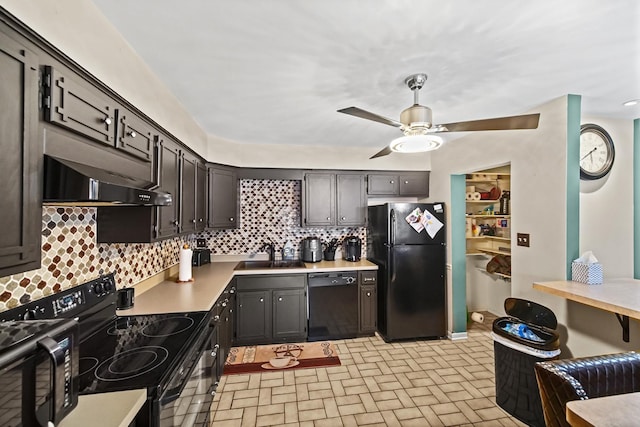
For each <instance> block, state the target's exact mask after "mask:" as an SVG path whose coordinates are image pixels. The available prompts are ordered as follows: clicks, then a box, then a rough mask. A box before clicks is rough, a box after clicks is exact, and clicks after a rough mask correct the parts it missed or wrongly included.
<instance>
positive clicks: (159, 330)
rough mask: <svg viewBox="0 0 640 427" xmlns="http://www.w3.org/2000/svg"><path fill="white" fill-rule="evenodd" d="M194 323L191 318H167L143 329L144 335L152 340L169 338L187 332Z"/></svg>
mask: <svg viewBox="0 0 640 427" xmlns="http://www.w3.org/2000/svg"><path fill="white" fill-rule="evenodd" d="M194 323H195V322H194V320H193V319H192V318H190V317H177V316H176V317H166V318H164V319H158V320H156V321H154V322H153V323H151V324H149V325H147V326H145V327H144V328H143V329H142V335H144V336H147V337H151V338H157V337H168V336H171V335H176V334H179V333H180V332H183V331H186V330H187V329H189V328H190V327H191V326H193V324H194Z"/></svg>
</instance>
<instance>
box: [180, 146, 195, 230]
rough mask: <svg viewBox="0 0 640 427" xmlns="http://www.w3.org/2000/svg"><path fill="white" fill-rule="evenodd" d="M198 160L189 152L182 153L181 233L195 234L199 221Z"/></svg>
mask: <svg viewBox="0 0 640 427" xmlns="http://www.w3.org/2000/svg"><path fill="white" fill-rule="evenodd" d="M197 169H198V158H197V157H195V156H194V155H192V154H190V153H189V152H184V153H182V170H181V173H180V175H181V178H180V181H181V184H180V190H181V191H180V193H181V198H180V202H181V204H180V210H181V214H180V218H181V220H180V224H181V226H180V232H182V233H195V231H196V225H197V224H198V219H197V218H196V185H197V183H196V174H197Z"/></svg>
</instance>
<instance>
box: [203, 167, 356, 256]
mask: <svg viewBox="0 0 640 427" xmlns="http://www.w3.org/2000/svg"><path fill="white" fill-rule="evenodd" d="M300 186H301V182H300V181H293V180H291V181H290V180H260V179H246V180H241V181H240V228H238V229H232V230H215V231H206V232H203V233H200V235H199V236H198V237H200V238H206V239H207V240H208V246H209V248H211V252H212V254H213V255H214V257H215V255H216V254H218V255H220V254H224V255H227V254H254V253H256V252H259V251H260V248H261V247H262V245H263V244H264V243H268V242H273V243H274V244H275V246H276V250H277V251H279V250H281V249H282V247H283V246H284V245H285V244H286V243H287V241H291V243H292V244H293V245H294V247H295V249H296V256H297V257H298V256H299V250H300V242H301V240H302V239H304V238H305V237H312V236H313V237H319V238H320V239H321V240H322V241H323V242H328V241H330V240H331V239H334V238H335V239H338V240H339V241H341V240H342V238H344V237H347V236H358V237H360V239H362V244H363V248H362V253H363V254H365V253H366V248H365V242H366V228H364V227H346V228H303V227H300V206H301V204H300ZM280 254H281V253H280V252H278V254H277V255H276V256H279V255H280Z"/></svg>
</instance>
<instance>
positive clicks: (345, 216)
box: [336, 174, 367, 227]
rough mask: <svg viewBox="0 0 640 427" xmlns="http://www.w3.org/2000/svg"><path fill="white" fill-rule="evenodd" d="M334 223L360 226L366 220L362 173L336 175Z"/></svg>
mask: <svg viewBox="0 0 640 427" xmlns="http://www.w3.org/2000/svg"><path fill="white" fill-rule="evenodd" d="M336 190H337V191H336V209H337V210H336V225H338V226H343V227H351V226H362V225H365V224H366V222H367V195H366V184H365V179H364V175H351V174H338V175H336Z"/></svg>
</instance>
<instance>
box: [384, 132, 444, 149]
mask: <svg viewBox="0 0 640 427" xmlns="http://www.w3.org/2000/svg"><path fill="white" fill-rule="evenodd" d="M443 142H444V140H443V139H442V138H441V137H439V136H436V135H405V136H401V137H400V138H396V139H394V140H393V141H391V144H389V148H390V149H391V150H392V151H395V152H397V153H423V152H426V151H433V150H437V149H438V148H440V146H441V145H442V143H443Z"/></svg>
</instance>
